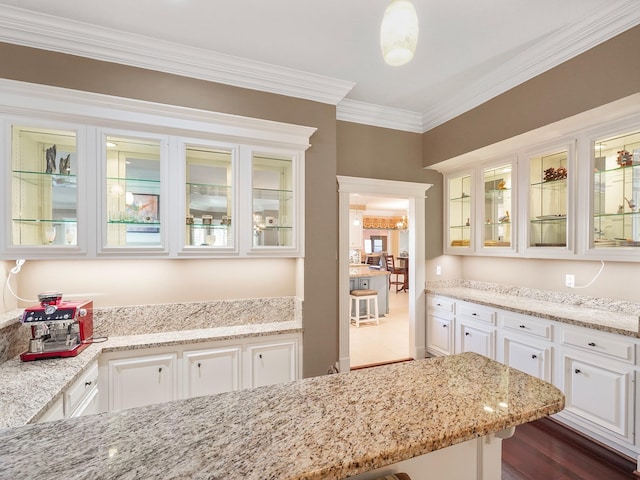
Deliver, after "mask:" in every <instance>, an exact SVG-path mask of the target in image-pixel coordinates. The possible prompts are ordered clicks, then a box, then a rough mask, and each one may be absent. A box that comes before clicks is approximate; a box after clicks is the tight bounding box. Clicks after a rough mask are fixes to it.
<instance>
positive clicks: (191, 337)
mask: <svg viewBox="0 0 640 480" xmlns="http://www.w3.org/2000/svg"><path fill="white" fill-rule="evenodd" d="M299 332H302V325H301V323H300V322H298V321H288V322H273V323H258V324H252V325H236V326H223V327H214V328H199V329H194V330H182V331H174V332H162V333H148V334H143V335H125V336H113V337H109V339H108V340H107V341H106V342H103V343H94V344H93V345H91V346H89V347H88V348H86V349H85V350H84V351H82V352H81V353H80V354H79V355H77V356H75V357H68V358H55V359H47V360H37V361H34V362H21V361H20V358H19V357H14V358H12V359H10V360H8V361H6V362H4V363H3V364H1V365H0V385H2V390H1V391H0V428H9V427H16V426H22V425H25V424H27V423H31V422H35V421H37V420H38V419H39V418H40V417H41V416H42V415H43V414H44V413H45V412H46V411H47V409H48V408H49V407H50V406H51V405H53V404H54V402H55V401H56V400H57V399H58V398H59V397H60V396H61V395H62V392H63V390H64V389H65V388H66V387H67V386H69V385H71V384H72V383H73V382H74V381H75V380H76V379H77V378H79V377H80V375H82V373H83V372H84V371H85V369H86V368H87V367H88V366H89V365H90V364H91V363H92V362H93V361H94V360H96V359H97V358H98V357H99V356H100V354H101V353H103V352H104V353H106V352H115V351H126V350H135V349H142V348H151V347H165V346H174V345H188V344H191V343H194V344H195V343H201V342H208V341H218V340H230V339H236V338H246V337H255V336H263V335H274V334H284V333H299Z"/></svg>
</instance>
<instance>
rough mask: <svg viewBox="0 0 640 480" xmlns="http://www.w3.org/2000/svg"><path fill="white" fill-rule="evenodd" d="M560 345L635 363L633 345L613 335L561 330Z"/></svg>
mask: <svg viewBox="0 0 640 480" xmlns="http://www.w3.org/2000/svg"><path fill="white" fill-rule="evenodd" d="M562 343H563V344H564V345H568V346H571V347H577V348H580V349H582V350H586V351H589V352H592V353H596V354H599V355H605V356H608V357H612V358H615V359H618V360H623V361H625V362H629V363H633V362H635V345H634V344H633V342H631V341H627V340H624V338H621V337H620V338H619V337H617V336H615V335H610V334H606V333H601V332H597V331H590V330H586V329H584V330H583V329H572V328H567V327H564V328H563V329H562Z"/></svg>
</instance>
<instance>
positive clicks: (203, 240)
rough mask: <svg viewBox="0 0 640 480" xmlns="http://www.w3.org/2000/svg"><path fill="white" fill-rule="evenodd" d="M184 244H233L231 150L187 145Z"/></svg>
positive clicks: (222, 245) (218, 245)
mask: <svg viewBox="0 0 640 480" xmlns="http://www.w3.org/2000/svg"><path fill="white" fill-rule="evenodd" d="M185 150H186V182H187V185H186V187H187V188H186V194H187V198H186V210H187V211H186V222H185V223H186V235H185V244H186V246H196V247H200V246H204V247H233V246H234V235H233V228H232V227H231V223H232V212H233V208H234V205H233V187H232V185H233V182H234V179H233V169H232V158H233V157H232V152H231V150H224V149H216V148H210V147H204V146H197V145H187V146H186V148H185Z"/></svg>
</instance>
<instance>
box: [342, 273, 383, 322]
mask: <svg viewBox="0 0 640 480" xmlns="http://www.w3.org/2000/svg"><path fill="white" fill-rule="evenodd" d="M369 289H371V290H375V291H376V292H378V310H379V312H380V316H384V315H386V314H387V313H389V272H388V271H387V270H380V269H379V268H376V267H370V266H369V265H349V290H369Z"/></svg>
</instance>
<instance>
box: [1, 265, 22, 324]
mask: <svg viewBox="0 0 640 480" xmlns="http://www.w3.org/2000/svg"><path fill="white" fill-rule="evenodd" d="M15 265H16V264H15V262H9V261H0V279H2V296H1V297H0V313H4V312H8V311H11V310H13V309H14V308H17V305H18V303H17V301H16V299H15V298H14V297H13V296H12V295H11V293H9V291H8V290H7V286H6V281H7V280H6V279H7V276H8V275H9V271H10V270H11V269H12V268H13V267H14V266H15ZM11 288H12V289H13V291H14V292H16V290H17V289H18V288H19V285H18V283H17V280H16V279H15V278H12V279H11ZM16 293H18V292H16ZM18 295H19V293H18Z"/></svg>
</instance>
